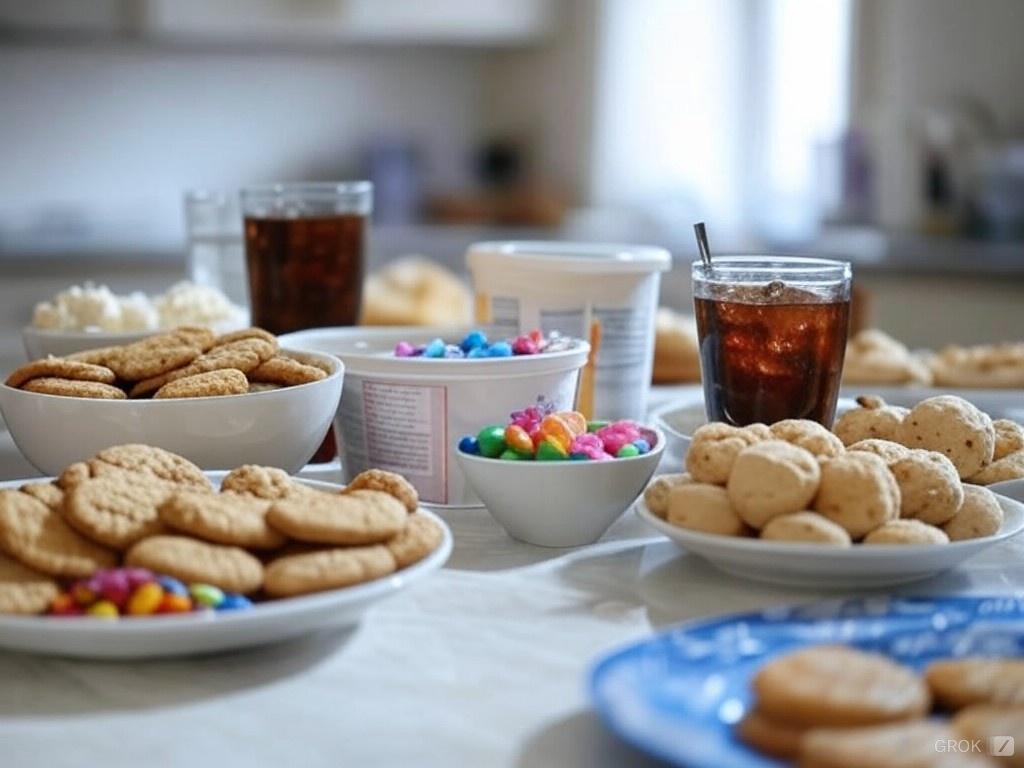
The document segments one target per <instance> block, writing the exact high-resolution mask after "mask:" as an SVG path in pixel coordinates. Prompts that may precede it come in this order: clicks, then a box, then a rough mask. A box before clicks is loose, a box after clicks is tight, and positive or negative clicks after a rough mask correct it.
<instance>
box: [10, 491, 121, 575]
mask: <svg viewBox="0 0 1024 768" xmlns="http://www.w3.org/2000/svg"><path fill="white" fill-rule="evenodd" d="M0 549H2V550H3V551H4V552H6V553H7V554H8V555H10V556H11V557H13V558H14V559H15V560H18V561H20V562H21V563H22V564H23V565H27V566H28V567H29V568H33V569H34V570H37V571H41V572H42V573H45V574H47V575H49V576H60V577H65V578H69V579H79V578H83V577H85V576H91V575H92V573H93V571H96V570H98V569H100V568H112V567H113V566H114V565H116V564H117V557H116V556H115V555H114V553H113V552H111V551H110V550H109V549H106V548H104V547H101V546H100V545H99V544H96V543H94V542H92V541H89V540H88V539H86V538H85V537H84V536H81V535H79V534H78V533H77V532H76V531H75V530H73V529H72V528H71V527H70V526H69V525H68V524H67V522H66V521H65V520H64V518H63V517H61V515H60V513H59V512H56V511H54V510H52V509H50V508H49V507H48V506H46V505H45V504H43V502H41V501H39V500H38V499H35V498H33V497H31V496H29V495H28V494H26V493H21V492H20V491H11V490H0Z"/></svg>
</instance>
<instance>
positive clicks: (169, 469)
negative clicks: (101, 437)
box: [96, 443, 211, 490]
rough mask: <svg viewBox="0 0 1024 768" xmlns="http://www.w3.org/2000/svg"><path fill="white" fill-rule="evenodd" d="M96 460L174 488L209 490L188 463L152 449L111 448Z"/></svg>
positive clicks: (207, 483)
mask: <svg viewBox="0 0 1024 768" xmlns="http://www.w3.org/2000/svg"><path fill="white" fill-rule="evenodd" d="M96 459H97V460H99V461H102V462H106V463H107V464H112V465H113V466H115V467H118V468H120V469H125V470H128V471H129V472H140V473H142V474H148V475H153V476H154V477H158V478H160V479H161V480H166V481H168V482H170V483H176V484H178V485H191V486H195V487H197V488H202V489H204V490H208V489H209V488H210V487H211V486H210V481H209V480H207V479H206V475H204V474H203V471H202V470H201V469H200V468H199V467H197V466H196V465H195V464H193V463H192V462H191V461H189V460H188V459H185V458H182V457H181V456H178V455H177V454H176V453H171V452H170V451H165V450H164V449H163V448H157V447H156V446H152V445H141V444H138V443H128V444H126V445H115V446H113V447H111V448H104V449H103V450H102V451H100V452H99V453H97V454H96Z"/></svg>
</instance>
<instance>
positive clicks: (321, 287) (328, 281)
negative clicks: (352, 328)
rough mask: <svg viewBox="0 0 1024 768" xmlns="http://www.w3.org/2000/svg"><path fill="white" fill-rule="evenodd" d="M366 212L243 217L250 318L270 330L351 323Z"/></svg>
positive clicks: (355, 308)
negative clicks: (286, 216)
mask: <svg viewBox="0 0 1024 768" xmlns="http://www.w3.org/2000/svg"><path fill="white" fill-rule="evenodd" d="M366 219H367V217H366V216H363V215H360V214H352V213H342V214H332V215H325V216H310V217H299V218H283V217H273V216H266V217H264V216H251V215H247V216H246V217H245V258H246V263H247V266H248V270H249V302H250V305H251V307H252V322H253V324H254V325H258V326H260V327H261V328H266V329H267V330H268V331H270V332H271V333H289V332H291V331H299V330H303V329H305V328H317V327H323V326H332V325H355V324H356V323H357V322H358V320H359V307H360V302H361V301H362V295H363V260H364V251H365V247H366Z"/></svg>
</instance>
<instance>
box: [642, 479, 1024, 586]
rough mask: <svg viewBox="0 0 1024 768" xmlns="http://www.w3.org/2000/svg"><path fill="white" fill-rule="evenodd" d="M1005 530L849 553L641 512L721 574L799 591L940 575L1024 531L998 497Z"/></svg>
mask: <svg viewBox="0 0 1024 768" xmlns="http://www.w3.org/2000/svg"><path fill="white" fill-rule="evenodd" d="M997 498H998V499H999V505H1000V506H1001V507H1002V508H1003V516H1004V519H1003V527H1002V528H1001V529H1000V530H999V533H997V534H996V535H994V536H987V537H985V538H982V539H971V540H968V541H957V542H953V543H951V544H929V545H919V546H882V545H878V546H863V545H859V544H855V545H854V546H852V547H849V548H846V549H839V548H836V547H825V546H819V545H816V544H798V543H788V542H767V541H761V540H760V539H747V538H737V537H732V536H718V535H715V534H710V533H699V532H697V531H689V530H686V529H685V528H679V527H677V526H675V525H671V524H669V523H667V522H665V521H664V520H662V519H661V518H659V517H657V516H655V515H654V514H653V513H652V512H651V511H650V510H649V509H647V506H646V505H645V504H644V501H643V499H642V498H641V499H640V500H639V501H637V504H636V513H637V515H638V516H639V517H640V519H641V520H643V521H644V522H646V523H648V524H649V525H651V526H652V527H654V528H656V529H658V530H659V531H661V532H662V533H664V534H665V535H666V536H668V537H669V538H670V539H671V540H672V541H673V542H674V543H675V544H676V546H677V547H679V548H680V549H682V550H684V551H686V552H689V553H691V554H694V555H697V556H698V557H701V558H703V559H705V560H707V561H708V562H709V563H711V564H712V565H713V566H715V567H716V568H718V569H719V570H720V571H725V572H726V573H729V574H732V575H733V576H740V577H742V578H745V579H751V580H753V581H765V582H769V583H772V584H785V585H788V586H797V587H811V588H820V587H833V588H855V587H882V586H889V585H892V584H905V583H907V582H911V581H919V580H921V579H927V578H930V577H932V576H936V575H938V574H940V573H942V572H943V571H947V570H949V569H950V568H953V567H955V566H957V565H959V564H960V563H961V562H963V561H964V560H966V559H967V558H969V557H972V556H973V555H976V554H978V553H979V552H981V551H983V550H985V549H988V548H989V547H991V546H992V545H993V544H996V543H998V542H1000V541H1003V540H1004V539H1008V538H1010V537H1011V536H1014V535H1016V534H1018V533H1020V531H1021V530H1022V529H1024V504H1021V503H1020V502H1018V501H1014V500H1013V499H1008V498H1006V497H1005V496H997Z"/></svg>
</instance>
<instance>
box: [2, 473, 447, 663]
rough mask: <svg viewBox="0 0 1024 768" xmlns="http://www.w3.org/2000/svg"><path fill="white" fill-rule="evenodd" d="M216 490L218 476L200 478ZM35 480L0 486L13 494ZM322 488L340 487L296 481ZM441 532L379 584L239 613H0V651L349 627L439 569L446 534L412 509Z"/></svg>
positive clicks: (233, 641)
mask: <svg viewBox="0 0 1024 768" xmlns="http://www.w3.org/2000/svg"><path fill="white" fill-rule="evenodd" d="M206 474H207V476H208V477H210V479H211V480H212V481H213V482H214V484H219V483H220V480H221V479H222V478H223V477H224V474H225V473H224V472H207V473H206ZM38 480H39V478H32V479H29V480H15V481H10V482H3V483H0V488H16V487H18V486H20V485H23V484H24V483H26V482H37V481H38ZM298 482H301V483H303V484H305V485H309V486H312V487H313V488H320V489H323V490H329V491H333V490H337V489H338V488H339V487H340V486H338V485H334V484H332V483H324V482H318V481H315V480H298ZM419 513H420V514H423V515H426V516H427V517H429V518H431V519H432V520H433V521H434V522H435V523H437V524H438V525H440V526H441V529H442V531H443V532H444V539H443V540H442V542H441V546H440V547H438V548H437V549H436V550H434V552H432V553H431V554H430V555H428V556H427V557H426V558H425V559H423V560H421V561H420V562H418V563H416V564H415V565H412V566H410V567H408V568H403V569H402V570H400V571H397V572H396V573H393V574H391V575H390V576H387V577H385V578H382V579H376V580H374V581H370V582H367V583H365V584H359V585H356V586H353V587H346V588H344V589H334V590H330V591H327V592H318V593H315V594H312V595H305V596H302V597H292V598H285V599H281V600H270V601H266V602H260V603H257V604H256V605H254V606H253V607H252V608H249V609H246V610H241V611H225V612H223V613H219V612H215V611H201V612H194V613H188V614H177V615H166V616H154V617H152V618H134V617H133V618H124V619H120V620H118V621H110V620H109V619H96V618H91V617H82V616H74V617H66V618H65V617H56V616H5V615H0V648H5V649H8V650H13V651H26V652H29V653H36V654H44V655H56V656H74V657H78V658H91V659H142V658H153V657H159V656H191V655H196V654H204V653H213V652H217V651H226V650H234V649H239V648H248V647H251V646H256V645H263V644H266V643H272V642H278V641H281V640H288V639H290V638H295V637H299V636H301V635H307V634H310V633H313V632H316V631H319V630H323V629H330V628H341V627H347V626H353V625H355V624H358V623H359V620H360V619H361V617H362V615H363V613H365V612H366V610H367V609H368V608H370V606H372V605H373V604H374V603H377V602H379V601H381V600H383V599H384V598H387V597H390V596H392V595H394V594H396V593H397V592H400V591H402V590H403V589H405V588H406V587H408V586H410V585H412V584H415V583H416V582H418V581H422V580H423V579H424V578H426V577H428V576H429V575H430V574H431V573H433V572H434V571H436V570H438V569H439V568H441V566H443V565H444V563H445V562H446V561H447V560H448V556H449V555H450V554H451V551H452V534H451V531H450V530H449V529H448V526H447V525H445V523H444V521H443V520H441V519H440V518H439V517H437V516H436V515H435V514H433V513H432V512H429V511H427V510H425V509H422V508H421V509H420V510H419Z"/></svg>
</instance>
